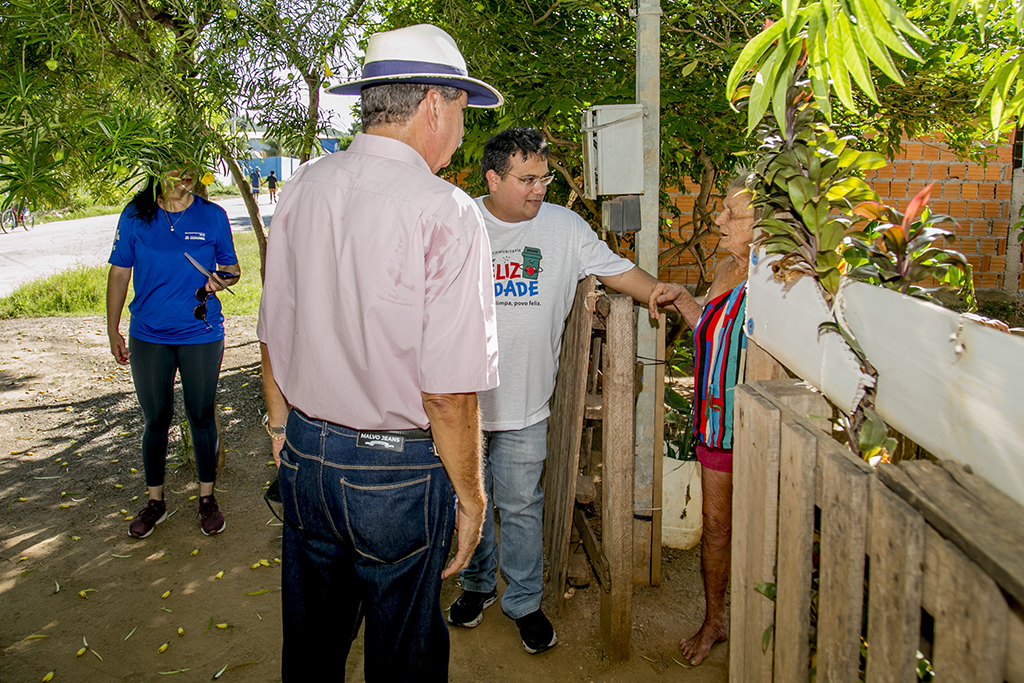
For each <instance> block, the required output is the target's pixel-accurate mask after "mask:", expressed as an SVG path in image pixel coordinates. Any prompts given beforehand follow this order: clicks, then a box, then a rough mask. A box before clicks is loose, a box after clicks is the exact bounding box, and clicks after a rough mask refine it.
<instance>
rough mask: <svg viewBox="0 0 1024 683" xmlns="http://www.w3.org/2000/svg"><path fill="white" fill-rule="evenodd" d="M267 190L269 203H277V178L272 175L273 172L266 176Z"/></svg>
mask: <svg viewBox="0 0 1024 683" xmlns="http://www.w3.org/2000/svg"><path fill="white" fill-rule="evenodd" d="M267 189H268V190H270V203H271V204H276V203H277V176H276V175H274V171H271V172H270V175H268V176H267Z"/></svg>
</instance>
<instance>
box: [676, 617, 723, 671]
mask: <svg viewBox="0 0 1024 683" xmlns="http://www.w3.org/2000/svg"><path fill="white" fill-rule="evenodd" d="M728 637H729V627H728V626H726V625H724V624H721V623H718V622H709V621H705V622H704V623H703V624H701V627H700V629H699V630H698V631H697V632H696V633H694V634H693V636H692V637H690V638H687V639H686V640H683V641H681V642H680V643H679V649H680V650H682V651H683V656H684V657H686V658H687V659H689V660H690V664H693V665H694V666H697V665H698V664H700V663H701V662H703V661H704V659H705V658H706V657H707V656H708V652H710V651H711V646H712V645H714V644H715V643H723V642H725V639H726V638H728Z"/></svg>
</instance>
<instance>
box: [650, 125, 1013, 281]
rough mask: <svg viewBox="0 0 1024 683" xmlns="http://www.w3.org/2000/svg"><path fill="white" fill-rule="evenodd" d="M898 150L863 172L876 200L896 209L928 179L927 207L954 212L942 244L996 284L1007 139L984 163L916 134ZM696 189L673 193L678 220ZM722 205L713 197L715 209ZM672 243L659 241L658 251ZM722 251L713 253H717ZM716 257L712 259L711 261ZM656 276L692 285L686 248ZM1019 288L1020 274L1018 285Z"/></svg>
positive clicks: (1006, 217) (1007, 182)
mask: <svg viewBox="0 0 1024 683" xmlns="http://www.w3.org/2000/svg"><path fill="white" fill-rule="evenodd" d="M903 147H904V149H903V153H902V154H900V155H899V156H898V157H897V158H896V159H894V160H893V161H892V162H891V163H890V164H889V165H888V166H886V167H885V168H881V169H878V170H876V171H868V172H867V173H866V174H865V180H866V181H867V182H868V184H869V185H871V187H872V188H873V189H874V190H875V192H877V193H878V194H879V196H880V197H881V201H882V202H883V203H885V204H888V205H889V206H892V207H894V208H896V209H899V210H900V211H903V210H905V209H906V207H907V205H908V204H909V203H910V200H911V199H913V198H914V196H916V195H917V193H918V192H920V191H921V190H922V189H924V188H925V187H926V186H927V185H928V184H929V183H935V187H934V188H933V189H932V202H931V207H932V211H934V212H936V213H944V214H947V215H949V216H951V217H953V218H954V219H955V220H956V222H957V224H956V226H955V227H954V226H952V225H950V224H948V223H947V224H944V227H946V228H947V229H952V231H953V233H954V234H955V238H954V239H950V240H947V241H946V244H945V246H946V247H947V248H948V247H952V248H954V249H957V250H958V251H960V252H961V253H963V254H964V256H966V257H967V260H968V261H970V263H971V265H972V266H973V268H974V286H975V287H976V288H977V289H1001V288H1003V277H1004V274H1005V271H1006V246H1007V234H1008V231H1009V227H1010V223H1011V222H1012V221H1011V218H1010V188H1011V172H1012V161H1013V159H1012V157H1013V148H1012V146H1011V145H1010V144H1006V145H1004V146H1000V147H998V148H996V149H995V154H994V155H993V157H992V159H991V161H989V162H988V164H987V165H986V166H982V165H981V164H976V163H970V162H965V161H959V160H957V158H956V155H954V154H953V153H952V152H950V151H949V149H948V148H947V147H946V145H945V144H943V143H942V142H941V141H939V140H936V139H933V138H920V139H916V140H910V141H906V142H904V143H903ZM697 190H698V188H697V187H696V186H695V185H690V184H687V186H686V187H685V188H684V189H683V191H682V192H675V193H672V196H673V200H674V201H675V202H676V206H677V207H678V208H679V209H680V211H682V214H683V217H682V221H687V220H689V219H690V217H691V215H692V212H693V198H694V197H695V196H696V194H697ZM720 206H721V200H720V198H717V197H716V198H715V210H716V211H717V210H719V208H720ZM679 223H680V221H678V220H677V221H674V223H673V230H674V231H675V235H676V236H677V237H678V231H679ZM686 230H687V231H688V230H689V228H686ZM717 241H718V239H717V237H714V236H712V237H710V238H709V240H708V242H707V245H708V248H710V249H714V248H715V246H716V244H717ZM670 246H671V243H669V242H663V243H662V250H665V249H667V248H669V247H670ZM721 256H724V254H718V253H716V258H718V257H721ZM714 261H715V259H713V260H712V265H711V267H713V263H714ZM661 275H662V277H663V278H667V279H668V280H670V281H672V282H679V283H681V284H691V285H692V284H696V282H697V277H698V271H697V265H696V260H695V259H694V257H693V254H692V253H691V252H687V253H685V254H682V255H680V256H679V257H678V258H676V259H674V260H673V261H672V262H671V263H669V264H666V266H663V267H662V270H661ZM1018 286H1019V287H1020V288H1024V275H1022V281H1021V282H1020V283H1019V285H1018Z"/></svg>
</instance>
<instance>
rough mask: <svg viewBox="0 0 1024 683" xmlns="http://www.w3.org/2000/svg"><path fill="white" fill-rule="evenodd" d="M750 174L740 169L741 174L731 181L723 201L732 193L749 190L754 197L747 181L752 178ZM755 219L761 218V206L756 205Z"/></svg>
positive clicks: (752, 196) (751, 196)
mask: <svg viewBox="0 0 1024 683" xmlns="http://www.w3.org/2000/svg"><path fill="white" fill-rule="evenodd" d="M750 175H751V174H749V173H747V172H746V171H740V174H739V175H738V176H736V177H735V178H733V179H732V180H731V181H730V182H729V187H727V188H726V189H725V194H724V195H722V201H723V202H724V201H725V200H726V199H727V198H728V197H729V196H730V195H732V194H734V193H738V192H748V193H749V194H750V198H751V199H753V198H754V193H753V192H752V191H751V190H749V189H747V181H748V180H749V179H750ZM754 220H755V221H760V220H761V207H760V206H757V207H754Z"/></svg>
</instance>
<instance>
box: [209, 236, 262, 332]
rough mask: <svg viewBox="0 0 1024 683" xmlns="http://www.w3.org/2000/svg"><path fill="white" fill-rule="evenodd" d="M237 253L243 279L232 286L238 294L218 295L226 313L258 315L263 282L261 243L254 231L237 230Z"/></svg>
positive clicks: (223, 293) (233, 290)
mask: <svg viewBox="0 0 1024 683" xmlns="http://www.w3.org/2000/svg"><path fill="white" fill-rule="evenodd" d="M234 239H235V255H236V256H237V257H238V265H239V266H240V267H241V268H242V279H241V280H239V281H238V284H237V285H235V286H233V287H232V288H231V291H232V292H234V293H235V294H236V295H237V296H231V295H230V294H228V293H227V292H221V293H220V294H218V295H217V298H218V299H220V303H221V306H222V307H223V308H222V310H223V311H224V315H256V314H257V313H259V312H260V296H262V295H263V283H262V282H261V281H260V245H259V243H258V242H256V233H254V232H251V231H250V232H241V233H239V232H236V233H235V234H234Z"/></svg>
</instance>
